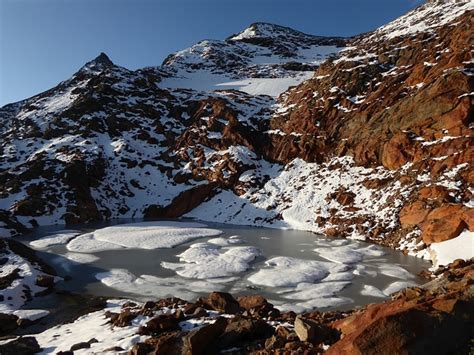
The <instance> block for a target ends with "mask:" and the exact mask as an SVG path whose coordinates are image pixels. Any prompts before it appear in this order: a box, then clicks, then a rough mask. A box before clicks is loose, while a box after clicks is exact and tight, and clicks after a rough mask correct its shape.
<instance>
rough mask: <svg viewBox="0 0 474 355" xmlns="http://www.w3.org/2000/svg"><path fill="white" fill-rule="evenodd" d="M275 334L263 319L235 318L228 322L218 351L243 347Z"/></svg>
mask: <svg viewBox="0 0 474 355" xmlns="http://www.w3.org/2000/svg"><path fill="white" fill-rule="evenodd" d="M274 332H275V330H274V328H273V327H272V326H271V325H269V324H268V323H267V322H266V321H264V320H262V319H255V318H244V317H241V316H235V317H234V318H231V319H229V320H228V322H227V326H226V328H225V330H224V333H223V334H222V335H221V336H220V337H219V339H218V340H217V343H216V345H217V348H218V349H226V348H230V347H233V346H242V344H245V343H248V342H251V341H254V340H259V339H266V338H268V337H270V336H272V335H273V334H274Z"/></svg>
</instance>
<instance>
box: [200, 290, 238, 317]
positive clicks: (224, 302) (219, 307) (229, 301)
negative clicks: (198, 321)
mask: <svg viewBox="0 0 474 355" xmlns="http://www.w3.org/2000/svg"><path fill="white" fill-rule="evenodd" d="M203 302H204V304H205V305H207V306H209V307H210V308H211V309H213V310H215V311H218V312H222V313H230V314H234V313H238V312H240V311H241V308H240V305H239V303H238V302H237V301H236V300H235V298H234V297H232V295H230V294H229V293H226V292H212V293H211V294H210V295H209V297H207V298H206V299H205V300H203Z"/></svg>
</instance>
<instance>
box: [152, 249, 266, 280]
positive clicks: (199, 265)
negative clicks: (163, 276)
mask: <svg viewBox="0 0 474 355" xmlns="http://www.w3.org/2000/svg"><path fill="white" fill-rule="evenodd" d="M260 254H261V252H260V250H259V249H257V248H255V247H252V246H238V247H224V248H220V247H219V246H218V245H215V244H208V243H198V244H193V245H191V247H190V248H189V249H188V250H186V251H185V252H184V253H182V254H180V255H178V256H179V258H180V260H181V261H182V263H169V262H162V263H161V266H163V267H164V268H167V269H172V270H175V271H176V273H177V274H178V275H180V276H182V277H185V278H190V279H212V278H219V277H228V276H232V275H234V274H238V273H240V272H243V271H246V270H247V269H248V268H249V267H250V263H251V262H252V261H253V260H255V258H256V257H257V256H259V255H260Z"/></svg>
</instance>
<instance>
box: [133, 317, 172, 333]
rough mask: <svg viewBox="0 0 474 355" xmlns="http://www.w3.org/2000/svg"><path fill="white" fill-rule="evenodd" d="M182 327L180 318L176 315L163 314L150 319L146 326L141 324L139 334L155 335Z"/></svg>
mask: <svg viewBox="0 0 474 355" xmlns="http://www.w3.org/2000/svg"><path fill="white" fill-rule="evenodd" d="M180 329H181V328H180V327H179V320H178V319H177V318H176V317H175V316H174V315H168V314H163V315H159V316H157V317H155V318H152V319H150V320H149V321H148V322H147V323H146V325H145V326H141V327H140V328H139V329H138V334H140V335H153V334H160V333H163V332H168V331H173V330H180Z"/></svg>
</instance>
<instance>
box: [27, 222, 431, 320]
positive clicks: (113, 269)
mask: <svg viewBox="0 0 474 355" xmlns="http://www.w3.org/2000/svg"><path fill="white" fill-rule="evenodd" d="M22 241H23V242H25V243H26V244H29V245H30V246H31V247H33V248H35V249H37V250H38V251H39V253H40V255H41V256H42V257H43V258H44V259H45V260H46V261H48V262H49V263H50V264H52V265H53V266H54V267H55V268H56V270H57V271H58V273H59V274H60V275H61V276H70V277H71V278H70V279H69V278H68V279H69V281H64V282H60V283H59V284H58V286H57V288H59V289H64V290H69V291H74V292H77V293H89V294H94V295H100V296H107V297H117V296H120V297H130V298H134V299H138V300H149V299H157V298H164V297H170V296H175V297H180V298H183V299H186V300H190V301H193V300H195V299H196V298H197V297H199V296H202V295H207V294H209V293H210V292H212V291H226V292H230V293H232V294H233V295H234V296H239V295H243V294H261V295H263V296H265V297H266V298H268V299H269V300H270V301H271V302H272V303H274V304H275V305H276V306H278V307H279V308H280V309H281V310H294V311H304V310H311V309H333V308H338V309H345V308H352V307H354V306H357V305H364V304H368V303H371V302H379V301H381V300H383V298H388V295H389V294H390V293H392V292H395V291H397V290H399V289H401V288H404V287H406V286H411V285H417V284H420V283H423V279H421V278H420V277H418V276H417V274H418V273H419V272H420V271H421V270H422V269H424V268H427V267H429V264H428V263H427V262H424V261H423V260H420V259H418V258H415V257H411V256H406V255H403V254H402V253H400V252H396V251H394V250H391V249H389V248H383V247H379V246H375V245H372V244H368V243H364V242H358V241H352V240H344V239H328V238H324V237H320V236H317V235H315V234H313V233H310V232H304V231H289V230H277V229H264V228H254V227H245V226H234V225H223V224H214V223H209V222H195V221H156V222H139V223H136V222H134V223H131V222H130V221H116V222H114V223H113V224H104V223H102V224H94V225H87V226H81V227H75V230H64V227H58V226H54V227H41V228H38V229H37V230H36V231H35V233H34V234H33V235H30V236H28V237H26V238H23V239H22Z"/></svg>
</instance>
